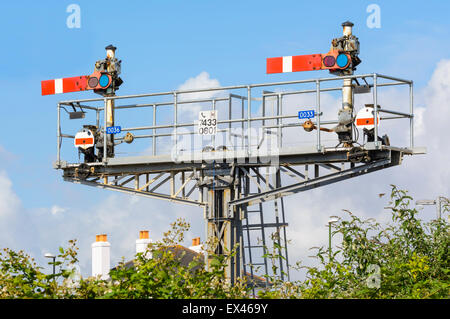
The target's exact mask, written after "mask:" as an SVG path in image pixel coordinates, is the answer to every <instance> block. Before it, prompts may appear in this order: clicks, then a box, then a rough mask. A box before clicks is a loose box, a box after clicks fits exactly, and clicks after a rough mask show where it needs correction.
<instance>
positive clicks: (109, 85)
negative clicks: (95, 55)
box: [41, 45, 123, 95]
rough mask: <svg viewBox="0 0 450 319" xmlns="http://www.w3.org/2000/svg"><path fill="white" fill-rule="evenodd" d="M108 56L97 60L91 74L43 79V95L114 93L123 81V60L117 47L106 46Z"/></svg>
mask: <svg viewBox="0 0 450 319" xmlns="http://www.w3.org/2000/svg"><path fill="white" fill-rule="evenodd" d="M105 49H106V58H105V59H103V60H99V61H97V62H95V67H94V72H93V73H92V74H91V75H83V76H75V77H70V78H61V79H54V80H46V81H41V90H42V92H41V93H42V95H51V94H59V93H70V92H79V91H87V90H94V92H95V93H97V94H100V95H114V92H115V91H116V90H118V89H119V86H120V85H121V84H122V83H123V81H122V79H121V78H120V77H119V75H120V71H121V62H122V61H118V60H117V59H116V57H115V50H116V47H114V46H112V45H109V46H107V47H106V48H105Z"/></svg>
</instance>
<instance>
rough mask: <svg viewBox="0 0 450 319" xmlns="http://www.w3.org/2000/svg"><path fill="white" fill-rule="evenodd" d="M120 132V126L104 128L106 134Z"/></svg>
mask: <svg viewBox="0 0 450 319" xmlns="http://www.w3.org/2000/svg"><path fill="white" fill-rule="evenodd" d="M121 131H122V128H121V127H120V126H109V127H107V128H106V134H119V133H120V132H121Z"/></svg>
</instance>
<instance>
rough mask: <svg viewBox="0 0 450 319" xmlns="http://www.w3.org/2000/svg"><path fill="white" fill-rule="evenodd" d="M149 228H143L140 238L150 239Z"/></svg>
mask: <svg viewBox="0 0 450 319" xmlns="http://www.w3.org/2000/svg"><path fill="white" fill-rule="evenodd" d="M149 238H150V237H149V235H148V230H141V231H140V232H139V239H149Z"/></svg>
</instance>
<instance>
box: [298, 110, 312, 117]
mask: <svg viewBox="0 0 450 319" xmlns="http://www.w3.org/2000/svg"><path fill="white" fill-rule="evenodd" d="M313 117H314V110H309V111H299V112H298V118H299V119H310V118H313Z"/></svg>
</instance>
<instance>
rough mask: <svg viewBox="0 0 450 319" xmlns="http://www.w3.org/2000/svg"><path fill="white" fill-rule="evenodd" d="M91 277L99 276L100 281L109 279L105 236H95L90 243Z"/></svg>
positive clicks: (108, 260) (107, 245) (108, 258)
mask: <svg viewBox="0 0 450 319" xmlns="http://www.w3.org/2000/svg"><path fill="white" fill-rule="evenodd" d="M91 247H92V276H93V277H97V276H99V275H100V276H101V279H108V278H109V270H110V269H111V268H110V248H111V244H110V243H108V240H107V236H106V234H103V235H96V236H95V242H94V243H92V245H91Z"/></svg>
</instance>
